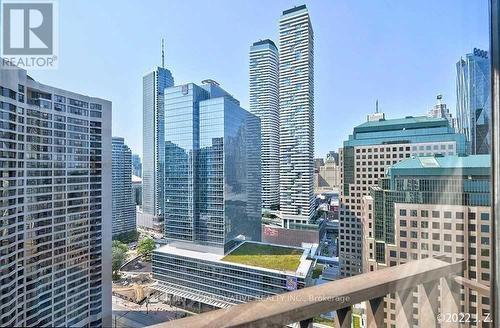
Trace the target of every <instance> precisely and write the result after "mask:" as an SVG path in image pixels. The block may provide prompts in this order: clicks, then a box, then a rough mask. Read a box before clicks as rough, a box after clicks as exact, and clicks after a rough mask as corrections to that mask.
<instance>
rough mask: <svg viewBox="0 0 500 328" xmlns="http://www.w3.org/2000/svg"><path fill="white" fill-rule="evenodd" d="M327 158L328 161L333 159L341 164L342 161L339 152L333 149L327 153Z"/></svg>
mask: <svg viewBox="0 0 500 328" xmlns="http://www.w3.org/2000/svg"><path fill="white" fill-rule="evenodd" d="M326 160H327V161H333V162H335V164H337V165H339V163H340V158H339V153H338V152H336V151H334V150H331V151H329V152H328V153H327V154H326Z"/></svg>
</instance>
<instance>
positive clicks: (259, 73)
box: [250, 40, 280, 210]
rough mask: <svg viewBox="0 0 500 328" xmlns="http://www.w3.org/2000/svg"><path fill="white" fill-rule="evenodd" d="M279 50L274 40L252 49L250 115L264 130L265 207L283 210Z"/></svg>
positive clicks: (263, 200) (259, 42) (257, 43)
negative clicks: (281, 201) (258, 120)
mask: <svg viewBox="0 0 500 328" xmlns="http://www.w3.org/2000/svg"><path fill="white" fill-rule="evenodd" d="M278 60H279V58H278V48H276V45H275V44H274V42H273V41H271V40H261V41H258V42H254V43H253V44H252V46H251V47H250V112H251V113H253V114H255V115H256V116H257V117H259V118H260V121H261V127H262V207H263V208H265V209H270V210H276V209H278V207H279V201H280V190H279V182H280V181H279V177H280V171H279V164H280V163H279V151H280V149H279V147H280V131H279V65H278Z"/></svg>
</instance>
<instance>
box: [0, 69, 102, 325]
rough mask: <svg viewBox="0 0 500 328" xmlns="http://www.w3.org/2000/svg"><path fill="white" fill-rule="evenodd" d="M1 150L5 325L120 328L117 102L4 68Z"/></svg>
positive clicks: (0, 310) (1, 307)
mask: <svg viewBox="0 0 500 328" xmlns="http://www.w3.org/2000/svg"><path fill="white" fill-rule="evenodd" d="M0 148H1V150H2V151H0V168H1V172H2V189H1V191H0V210H1V212H2V217H1V221H2V222H1V225H2V233H1V234H2V243H1V246H0V253H1V257H0V267H1V269H2V273H1V277H2V281H1V284H2V292H1V296H0V298H1V301H0V326H2V327H100V326H105V327H109V326H111V251H110V249H111V102H109V101H107V100H103V99H99V98H94V97H89V96H85V95H81V94H78V93H74V92H71V91H67V90H63V89H59V88H55V87H52V86H48V85H44V84H42V83H40V82H38V81H35V80H34V79H33V78H31V77H30V76H28V75H27V72H26V71H25V70H23V69H18V68H14V67H11V68H9V69H2V70H0Z"/></svg>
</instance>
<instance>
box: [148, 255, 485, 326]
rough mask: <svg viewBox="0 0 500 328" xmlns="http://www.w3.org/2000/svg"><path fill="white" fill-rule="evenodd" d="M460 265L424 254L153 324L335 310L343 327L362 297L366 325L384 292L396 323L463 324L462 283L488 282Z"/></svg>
mask: <svg viewBox="0 0 500 328" xmlns="http://www.w3.org/2000/svg"><path fill="white" fill-rule="evenodd" d="M464 270H466V262H465V261H459V262H455V263H449V262H447V261H446V260H445V259H444V258H427V259H423V260H417V261H412V262H409V263H406V264H402V265H399V266H394V267H390V268H387V269H383V270H379V271H373V272H369V273H365V274H360V275H357V276H354V277H350V278H346V279H342V280H337V281H333V282H329V283H325V284H321V285H317V286H312V287H307V288H304V289H300V290H297V291H293V292H288V293H284V294H281V295H276V296H274V297H271V298H267V299H264V300H261V301H255V302H250V303H245V304H241V305H235V306H232V307H230V308H227V309H221V310H215V311H211V312H207V313H204V314H200V315H197V316H193V317H189V318H185V319H181V320H175V321H171V322H167V323H162V324H159V325H155V326H152V327H154V328H169V327H177V328H178V327H186V328H187V327H189V328H197V327H283V326H287V325H290V324H293V323H295V326H300V327H311V326H312V322H313V320H312V318H314V317H317V316H319V315H321V314H323V313H327V312H331V311H336V316H335V321H336V322H335V324H336V327H345V328H347V327H351V320H352V308H353V306H354V305H355V304H359V303H362V302H365V306H366V317H367V326H368V327H384V297H386V296H389V295H392V296H393V297H395V299H396V327H412V326H413V324H414V323H415V320H418V326H419V327H438V326H439V325H440V324H441V327H461V326H463V325H464V324H465V323H461V322H459V321H461V320H460V317H459V316H460V314H461V313H462V310H461V302H463V301H462V300H461V295H460V291H461V290H462V288H468V289H472V290H475V291H477V292H478V294H480V295H484V296H489V288H488V287H486V286H483V285H480V284H478V283H477V282H473V281H470V280H467V279H465V278H463V277H462V275H463V272H464ZM415 293H417V294H418V297H415V295H416V294H415ZM416 300H418V302H417V303H418V304H416V303H415V302H416ZM414 307H418V314H416V313H415V312H414V311H413V309H414ZM483 319H484V321H487V320H488V318H483ZM478 321H479V318H478ZM489 324H491V323H489ZM487 325H488V323H487Z"/></svg>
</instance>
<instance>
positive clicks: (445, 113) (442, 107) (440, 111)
mask: <svg viewBox="0 0 500 328" xmlns="http://www.w3.org/2000/svg"><path fill="white" fill-rule="evenodd" d="M436 100H437V102H436V105H434V107H432V108H431V109H430V110H429V112H428V113H427V116H429V117H434V118H445V119H447V120H448V122H450V126H451V127H452V128H454V129H458V126H457V125H458V122H457V119H456V118H454V117H453V115H452V114H451V113H450V109H449V108H448V107H446V104H445V103H443V96H442V95H437V96H436Z"/></svg>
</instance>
